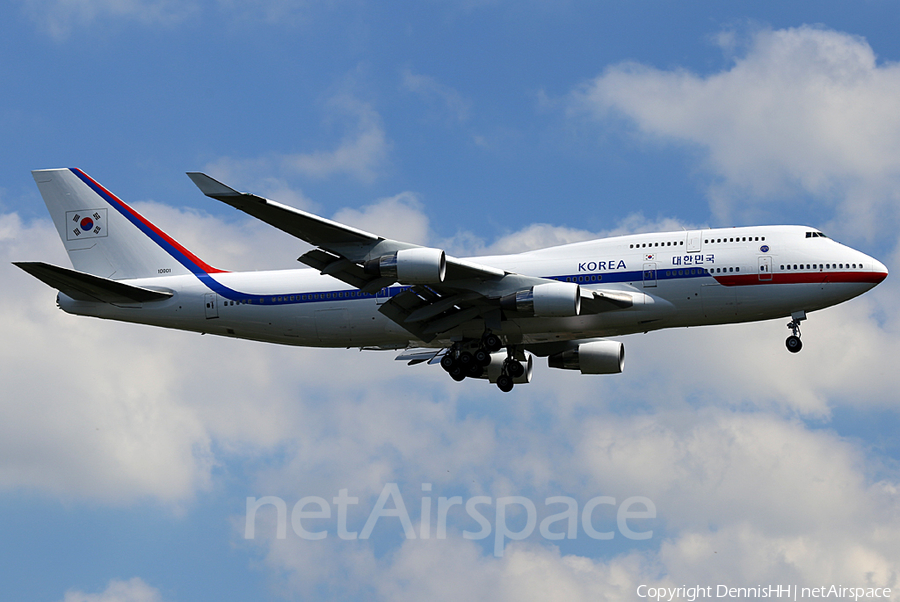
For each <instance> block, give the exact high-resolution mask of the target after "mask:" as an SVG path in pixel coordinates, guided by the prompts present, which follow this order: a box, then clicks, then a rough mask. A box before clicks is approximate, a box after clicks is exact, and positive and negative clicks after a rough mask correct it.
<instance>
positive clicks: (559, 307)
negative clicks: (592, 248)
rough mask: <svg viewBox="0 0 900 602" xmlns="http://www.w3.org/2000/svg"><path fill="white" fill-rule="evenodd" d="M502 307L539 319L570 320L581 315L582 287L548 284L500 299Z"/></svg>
mask: <svg viewBox="0 0 900 602" xmlns="http://www.w3.org/2000/svg"><path fill="white" fill-rule="evenodd" d="M500 307H501V308H503V309H506V310H514V311H519V312H523V313H527V314H532V315H534V316H536V317H539V318H568V317H570V316H577V315H578V314H579V313H581V287H580V286H579V285H578V284H576V283H574V282H548V283H547V284H538V285H537V286H533V287H531V288H530V289H528V290H524V291H518V292H515V293H511V294H509V295H506V296H504V297H502V298H501V299H500Z"/></svg>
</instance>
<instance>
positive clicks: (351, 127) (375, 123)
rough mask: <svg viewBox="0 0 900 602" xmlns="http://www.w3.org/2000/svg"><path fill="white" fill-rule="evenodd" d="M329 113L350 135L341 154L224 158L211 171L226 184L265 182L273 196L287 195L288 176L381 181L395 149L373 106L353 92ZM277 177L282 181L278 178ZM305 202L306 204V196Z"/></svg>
mask: <svg viewBox="0 0 900 602" xmlns="http://www.w3.org/2000/svg"><path fill="white" fill-rule="evenodd" d="M327 109H328V112H329V120H331V121H339V122H341V123H343V124H344V128H345V130H346V131H345V132H344V134H343V136H342V137H341V139H340V141H339V142H338V143H337V147H336V148H335V149H333V150H327V151H313V152H306V153H272V154H268V155H265V156H261V157H255V158H249V159H248V158H235V157H223V158H220V159H218V160H217V161H215V162H213V163H212V164H210V165H208V166H207V170H208V171H209V172H210V174H211V175H213V176H216V177H218V178H222V179H223V180H226V181H228V180H229V179H231V180H232V181H234V180H235V179H237V180H239V181H249V182H251V183H262V184H263V185H264V186H265V188H267V189H268V190H270V191H272V194H275V193H276V192H284V191H285V190H287V187H286V185H285V184H284V181H283V180H284V178H285V177H296V176H304V177H308V178H314V179H323V178H330V177H335V176H349V177H352V178H355V179H357V180H359V181H362V182H372V181H374V180H376V179H377V178H378V177H379V176H380V175H381V174H382V172H383V170H384V169H386V167H387V166H388V164H389V153H390V147H391V144H390V142H389V141H388V138H387V134H386V133H385V131H384V124H383V123H382V120H381V116H380V115H379V114H378V112H377V111H376V110H375V109H374V108H373V107H372V106H371V105H370V104H369V103H366V102H363V101H361V100H359V99H358V98H356V97H354V96H352V95H351V94H347V93H343V94H338V95H336V96H334V97H332V98H331V99H330V100H329V101H328V103H327ZM273 173H277V174H281V175H282V176H281V177H280V178H272V176H271V174H273ZM300 198H301V199H302V200H304V201H305V199H304V198H303V197H302V195H301V196H300ZM286 202H289V201H287V200H286Z"/></svg>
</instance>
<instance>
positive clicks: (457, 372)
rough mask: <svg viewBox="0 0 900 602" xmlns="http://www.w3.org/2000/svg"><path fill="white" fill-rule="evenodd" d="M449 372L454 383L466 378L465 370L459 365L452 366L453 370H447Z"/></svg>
mask: <svg viewBox="0 0 900 602" xmlns="http://www.w3.org/2000/svg"><path fill="white" fill-rule="evenodd" d="M449 372H450V378H452V379H453V380H455V381H456V382H460V381H461V380H463V379H464V378H465V377H466V371H465V369H464V368H463V367H462V366H460V365H459V364H457V365H455V366H453V368H451V369H450V370H449Z"/></svg>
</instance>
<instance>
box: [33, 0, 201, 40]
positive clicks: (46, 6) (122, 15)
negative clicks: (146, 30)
mask: <svg viewBox="0 0 900 602" xmlns="http://www.w3.org/2000/svg"><path fill="white" fill-rule="evenodd" d="M23 2H24V5H25V10H26V11H27V12H28V13H29V14H30V15H31V16H32V17H33V18H34V19H35V20H36V21H37V22H38V23H39V24H40V26H41V27H42V28H43V29H44V30H45V31H46V32H47V33H48V34H49V35H50V36H52V37H53V38H56V39H57V40H63V39H65V38H67V37H68V36H69V35H70V34H71V33H72V31H73V30H74V29H79V28H84V27H88V26H91V25H93V24H94V23H95V22H97V21H102V20H106V19H121V20H126V21H136V22H138V23H141V24H144V25H163V26H171V25H175V24H177V23H180V22H182V21H184V20H185V19H187V18H189V17H191V16H193V15H194V14H196V13H197V11H198V10H199V6H198V4H197V3H196V2H191V1H186V2H185V1H178V0H149V1H147V0H23Z"/></svg>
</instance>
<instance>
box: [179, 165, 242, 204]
mask: <svg viewBox="0 0 900 602" xmlns="http://www.w3.org/2000/svg"><path fill="white" fill-rule="evenodd" d="M187 176H188V177H189V178H190V179H191V181H192V182H193V183H194V184H196V186H197V188H199V189H200V192H202V193H203V194H205V195H206V196H208V197H211V198H214V199H219V198H220V197H230V196H242V195H241V193H240V192H238V191H237V190H235V189H234V188H231V187H230V186H226V185H225V184H223V183H222V182H220V181H218V180H216V179H215V178H211V177H209V176H208V175H206V174H205V173H201V172H199V171H189V172H187Z"/></svg>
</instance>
